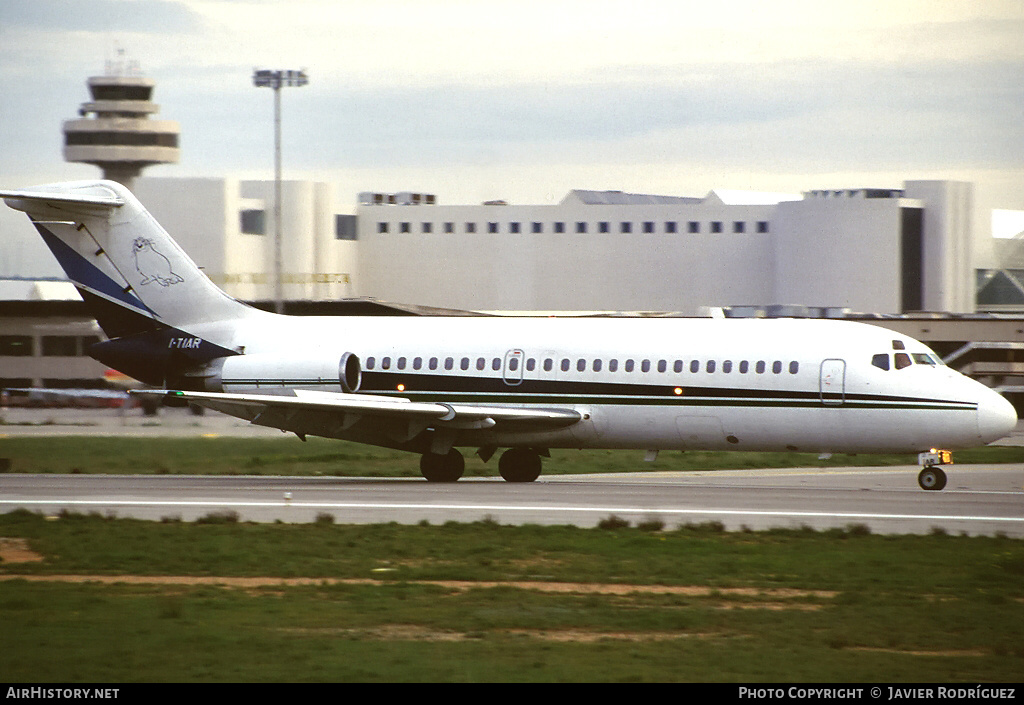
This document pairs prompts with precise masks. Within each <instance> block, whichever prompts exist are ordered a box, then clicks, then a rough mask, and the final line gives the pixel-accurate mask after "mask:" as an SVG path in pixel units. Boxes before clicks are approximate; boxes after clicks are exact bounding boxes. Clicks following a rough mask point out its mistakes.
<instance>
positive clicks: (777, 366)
mask: <svg viewBox="0 0 1024 705" xmlns="http://www.w3.org/2000/svg"><path fill="white" fill-rule="evenodd" d="M772 372H773V373H775V374H779V373H781V372H782V360H776V361H775V362H773V363H772Z"/></svg>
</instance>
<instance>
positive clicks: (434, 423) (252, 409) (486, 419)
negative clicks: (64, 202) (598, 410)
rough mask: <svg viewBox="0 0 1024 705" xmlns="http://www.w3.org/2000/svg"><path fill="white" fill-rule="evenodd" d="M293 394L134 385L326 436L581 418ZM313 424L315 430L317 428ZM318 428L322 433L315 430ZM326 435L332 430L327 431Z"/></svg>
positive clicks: (564, 422)
mask: <svg viewBox="0 0 1024 705" xmlns="http://www.w3.org/2000/svg"><path fill="white" fill-rule="evenodd" d="M288 391H289V394H287V395H284V394H281V395H278V394H226V393H217V392H184V391H175V390H168V391H165V390H149V389H147V390H132V391H131V392H130V393H131V394H135V395H159V396H163V397H165V398H168V399H175V400H178V401H186V402H189V403H191V404H197V405H199V406H203V407H206V408H209V409H213V410H215V411H221V412H223V413H226V414H229V415H231V416H236V417H239V418H244V419H248V420H249V421H251V422H252V423H255V424H259V425H261V426H272V427H274V428H282V429H286V430H288V431H293V432H294V433H296V434H297V435H299V436H300V437H302V436H304V435H305V433H311V434H314V435H325V433H324V432H325V431H328V432H330V431H333V432H334V433H338V432H341V431H344V430H347V429H349V428H351V427H352V426H354V425H355V424H356V423H358V422H360V421H362V420H363V419H365V418H373V419H376V420H377V421H378V422H381V421H383V422H392V423H393V424H394V426H395V427H396V431H397V432H398V433H397V436H396V437H399V436H401V437H406V439H407V440H408V439H411V438H412V437H414V436H415V435H416V434H418V433H419V432H420V431H422V430H424V429H426V428H427V427H433V428H437V429H442V428H446V429H451V430H482V429H489V428H493V427H495V426H498V425H501V426H507V427H509V428H510V429H511V428H515V429H517V430H527V429H529V430H547V429H557V428H564V427H566V426H571V425H573V424H574V423H576V422H578V421H579V420H580V418H581V415H580V414H579V412H577V411H575V410H573V409H533V408H521V407H520V408H513V407H502V406H474V405H469V404H447V403H443V402H414V401H411V400H410V399H404V398H396V397H385V396H377V395H373V394H342V393H335V392H317V391H310V390H301V389H296V390H288ZM313 429H316V431H314V430H313ZM317 431H319V432H317ZM326 435H330V433H327V434H326Z"/></svg>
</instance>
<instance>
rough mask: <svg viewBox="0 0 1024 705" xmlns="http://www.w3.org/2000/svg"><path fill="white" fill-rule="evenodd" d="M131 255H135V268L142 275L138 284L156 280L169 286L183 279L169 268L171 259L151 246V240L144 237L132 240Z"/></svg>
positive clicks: (162, 284) (161, 284)
mask: <svg viewBox="0 0 1024 705" xmlns="http://www.w3.org/2000/svg"><path fill="white" fill-rule="evenodd" d="M132 255H133V256H134V257H135V269H137V270H138V272H139V274H141V275H142V281H141V282H139V284H149V283H150V282H154V281H155V282H158V283H159V284H160V286H171V285H172V284H177V283H178V282H182V281H185V280H184V279H182V278H181V277H180V276H178V275H177V274H175V273H174V270H172V269H171V261H170V260H169V259H167V257H166V256H164V255H163V254H162V253H161V252H160V251H159V250H157V249H156V248H154V247H153V241H152V240H150V239H149V238H145V237H137V238H135V240H134V241H133V242H132Z"/></svg>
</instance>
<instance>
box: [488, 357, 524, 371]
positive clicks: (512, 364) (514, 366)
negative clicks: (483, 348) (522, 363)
mask: <svg viewBox="0 0 1024 705" xmlns="http://www.w3.org/2000/svg"><path fill="white" fill-rule="evenodd" d="M481 359H482V358H481ZM508 369H509V370H511V371H512V372H515V371H516V370H518V369H519V358H518V357H513V358H511V359H509V361H508Z"/></svg>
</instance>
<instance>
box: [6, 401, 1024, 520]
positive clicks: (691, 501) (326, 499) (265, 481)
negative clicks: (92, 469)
mask: <svg viewBox="0 0 1024 705" xmlns="http://www.w3.org/2000/svg"><path fill="white" fill-rule="evenodd" d="M6 413H7V415H6V421H7V425H4V426H2V427H0V438H2V437H3V436H5V435H11V436H13V435H56V434H65V435H81V434H89V435H176V436H188V435H195V436H199V435H208V434H218V435H242V436H258V435H278V436H279V435H280V432H279V431H274V430H272V429H263V428H259V427H255V426H252V425H250V424H247V423H245V422H243V421H239V420H237V419H232V418H230V417H226V416H222V415H219V414H208V415H206V416H203V417H193V416H191V415H189V414H188V413H187V412H185V411H184V410H166V409H165V410H164V412H163V413H162V414H161V416H160V417H158V418H155V419H153V418H147V417H142V416H141V415H139V414H138V412H135V413H129V414H120V413H118V412H112V411H97V410H13V409H11V410H6ZM1022 442H1024V425H1022V426H1018V431H1017V433H1015V434H1013V435H1011V436H1010V437H1009V438H1007V439H1005V440H1004V441H1002V442H1001V443H1007V444H1021V443H1022ZM0 443H2V440H0ZM947 470H948V475H949V484H948V485H947V486H946V489H945V490H943V491H941V492H926V491H924V490H921V489H920V488H918V486H917V472H918V468H917V467H916V466H903V467H886V468H832V469H828V470H822V469H819V468H815V469H807V470H793V469H786V470H726V471H717V472H687V473H679V472H656V471H655V472H643V473H628V474H617V475H561V476H555V475H551V476H545V475H542V476H541V478H540V480H538V481H537V482H535V483H531V484H509V483H506V482H504V481H502V480H501V479H499V478H487V479H477V478H466V479H463V480H460V481H459V482H457V483H454V484H433V483H427V482H426V481H424V480H422V479H376V478H327V477H318V478H309V477H303V478H298V477H256V476H254V477H238V476H233V477H209V476H202V477H200V476H167V475H155V476H154V475H138V476H124V475H19V474H9V473H8V474H0V513H2V512H9V511H12V510H14V509H16V508H18V507H23V508H26V509H29V510H32V511H39V512H43V513H46V514H54V513H57V512H60V511H61V510H68V511H74V512H80V513H89V512H98V513H100V514H104V515H107V514H112V515H116V516H119V517H136V518H141V519H151V520H160V519H162V518H180V519H182V520H183V521H193V520H195V519H197V518H199V517H202V516H204V515H207V514H210V513H212V512H218V511H234V512H237V513H238V515H239V518H240V519H242V520H244V521H262V522H271V521H278V520H280V521H285V522H308V521H313V520H314V519H315V518H316V517H317V515H318V514H321V513H326V514H331V515H332V516H333V517H334V519H335V521H337V522H339V523H375V522H389V521H394V522H399V523H403V524H415V523H418V522H420V521H428V522H430V523H434V524H439V523H443V522H446V521H458V522H470V521H478V520H482V519H491V520H494V521H497V522H499V523H502V524H573V525H577V526H594V525H596V524H597V523H598V522H600V521H601V520H602V519H606V518H608V517H610V516H612V515H615V516H617V517H620V518H622V519H625V520H627V521H630V522H631V523H633V524H636V523H637V522H641V521H647V520H655V519H656V520H660V521H662V522H663V523H664V525H665V527H666V528H674V527H676V526H678V525H680V524H685V523H701V522H709V521H719V522H721V523H722V524H724V525H725V526H726V528H728V529H730V530H739V529H742V528H744V527H748V528H750V529H755V530H757V529H765V528H769V527H800V526H802V525H807V526H810V527H813V528H816V529H823V528H831V527H845V526H848V525H850V524H864V525H867V526H868V527H870V528H871V530H872V531H873V532H875V533H886V534H901V533H918V534H923V533H928V532H930V531H932V530H934V529H936V528H939V529H942V530H945V531H947V532H949V533H955V534H959V533H961V532H965V533H968V534H996V533H1003V534H1006V535H1007V536H1014V537H1021V538H1024V467H1022V466H1020V465H954V466H952V467H950V468H948V469H947Z"/></svg>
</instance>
